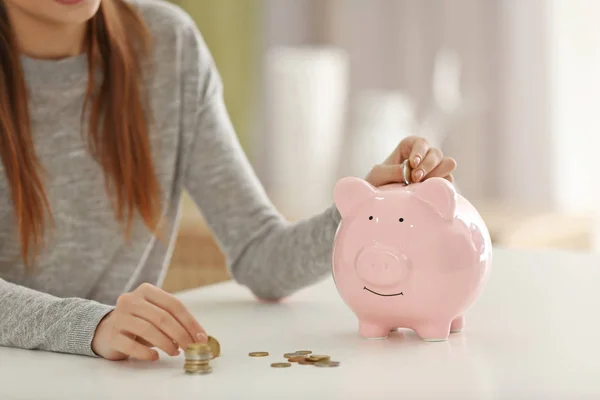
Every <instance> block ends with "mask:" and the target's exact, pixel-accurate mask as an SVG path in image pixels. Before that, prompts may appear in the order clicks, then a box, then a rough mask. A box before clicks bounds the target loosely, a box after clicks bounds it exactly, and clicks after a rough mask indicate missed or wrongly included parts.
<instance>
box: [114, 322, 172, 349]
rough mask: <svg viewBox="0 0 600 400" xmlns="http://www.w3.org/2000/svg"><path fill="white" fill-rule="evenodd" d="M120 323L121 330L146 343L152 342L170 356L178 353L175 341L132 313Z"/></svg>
mask: <svg viewBox="0 0 600 400" xmlns="http://www.w3.org/2000/svg"><path fill="white" fill-rule="evenodd" d="M122 323H123V328H122V330H123V331H125V332H127V333H131V334H133V335H135V336H137V337H138V338H141V339H143V340H144V341H146V342H147V343H150V344H152V346H153V347H158V348H159V349H161V350H162V351H164V352H165V353H167V354H169V355H171V356H176V355H178V354H179V349H178V348H177V346H176V345H175V343H173V340H171V339H170V338H169V337H168V336H167V335H165V334H164V333H163V332H161V331H160V330H159V329H158V328H157V327H156V326H154V325H153V324H152V323H150V322H148V321H146V320H143V319H141V318H138V317H135V316H133V315H131V316H129V317H127V318H126V319H124V320H123V321H122ZM140 344H142V343H140Z"/></svg>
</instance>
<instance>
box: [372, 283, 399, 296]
mask: <svg viewBox="0 0 600 400" xmlns="http://www.w3.org/2000/svg"><path fill="white" fill-rule="evenodd" d="M363 290H366V291H367V292H371V293H373V294H376V295H377V296H383V297H393V296H404V293H402V292H400V293H391V294H383V293H377V292H376V291H374V290H371V289H369V288H368V287H366V286H363Z"/></svg>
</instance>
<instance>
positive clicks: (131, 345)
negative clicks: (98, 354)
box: [112, 334, 158, 361]
mask: <svg viewBox="0 0 600 400" xmlns="http://www.w3.org/2000/svg"><path fill="white" fill-rule="evenodd" d="M112 347H113V349H114V350H116V351H118V352H121V353H123V354H126V355H127V356H129V357H134V358H137V359H138V360H146V361H156V360H158V352H157V351H156V350H154V349H151V348H149V347H147V346H144V345H143V344H141V343H138V342H136V341H135V340H133V339H132V338H130V337H128V336H127V335H124V334H121V335H118V336H117V337H115V338H114V342H113V344H112Z"/></svg>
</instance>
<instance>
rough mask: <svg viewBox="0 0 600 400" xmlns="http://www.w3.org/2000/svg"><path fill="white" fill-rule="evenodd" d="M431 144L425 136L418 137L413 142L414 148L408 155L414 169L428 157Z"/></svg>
mask: <svg viewBox="0 0 600 400" xmlns="http://www.w3.org/2000/svg"><path fill="white" fill-rule="evenodd" d="M429 149H430V146H429V142H427V140H425V139H424V138H420V137H417V138H415V139H414V141H413V142H412V149H411V151H410V155H409V156H408V160H409V162H410V166H411V167H412V168H413V169H414V168H417V167H418V166H420V165H422V164H421V163H422V162H423V161H424V159H426V155H427V153H428V152H429Z"/></svg>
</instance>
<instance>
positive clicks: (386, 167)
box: [367, 164, 404, 187]
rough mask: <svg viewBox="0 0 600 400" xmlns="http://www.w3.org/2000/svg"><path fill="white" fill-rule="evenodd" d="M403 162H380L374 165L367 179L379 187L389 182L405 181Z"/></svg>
mask: <svg viewBox="0 0 600 400" xmlns="http://www.w3.org/2000/svg"><path fill="white" fill-rule="evenodd" d="M402 169H403V168H402V164H392V165H390V164H378V165H376V166H374V167H373V169H372V170H371V172H370V173H369V176H368V177H367V181H368V182H370V183H371V184H372V185H373V186H375V187H379V186H383V185H386V184H388V183H395V182H403V177H404V175H403V172H402Z"/></svg>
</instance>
